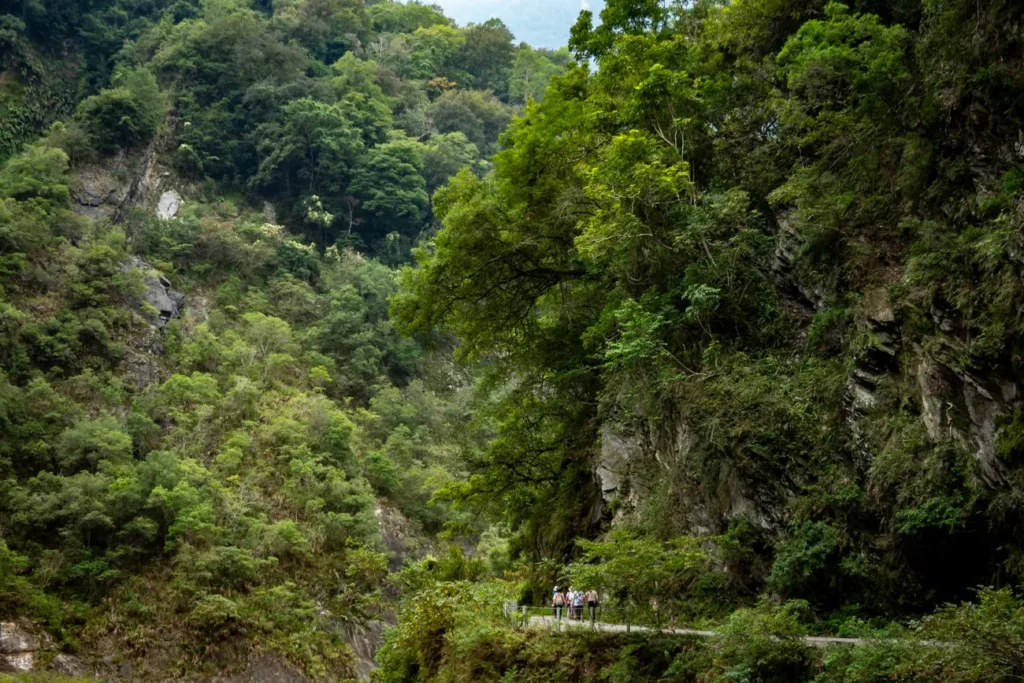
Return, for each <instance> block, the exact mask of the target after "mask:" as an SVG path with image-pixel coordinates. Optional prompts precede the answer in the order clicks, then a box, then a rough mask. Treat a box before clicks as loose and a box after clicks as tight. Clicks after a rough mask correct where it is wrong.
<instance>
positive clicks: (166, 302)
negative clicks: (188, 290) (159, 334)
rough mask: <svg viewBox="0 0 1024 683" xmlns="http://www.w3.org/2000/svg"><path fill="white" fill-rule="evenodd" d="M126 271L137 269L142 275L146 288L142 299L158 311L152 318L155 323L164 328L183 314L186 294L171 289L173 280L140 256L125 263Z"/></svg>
mask: <svg viewBox="0 0 1024 683" xmlns="http://www.w3.org/2000/svg"><path fill="white" fill-rule="evenodd" d="M124 270H125V271H126V272H128V271H132V270H135V271H137V272H139V273H141V275H142V281H143V283H145V285H146V290H145V291H144V292H143V293H142V300H143V301H144V302H145V303H146V304H148V305H149V306H150V307H152V309H153V310H155V311H156V313H155V315H154V317H153V318H152V322H153V325H154V326H156V327H157V328H163V327H164V325H166V324H167V321H169V320H170V319H171V318H176V317H178V316H179V315H180V314H181V310H182V308H183V307H184V305H185V295H184V294H182V293H181V292H176V291H174V290H173V289H171V282H170V280H168V279H167V278H165V277H164V276H163V275H161V274H160V273H158V272H157V271H156V270H154V269H153V268H152V266H150V265H149V264H148V263H146V262H145V261H143V260H142V259H141V258H139V257H138V256H134V257H132V260H131V261H130V262H129V263H127V264H125V266H124Z"/></svg>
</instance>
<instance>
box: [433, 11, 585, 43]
mask: <svg viewBox="0 0 1024 683" xmlns="http://www.w3.org/2000/svg"><path fill="white" fill-rule="evenodd" d="M437 4H438V5H440V6H441V7H443V8H444V13H445V14H447V15H448V16H450V17H452V18H453V19H455V20H456V21H457V22H458V23H459V25H460V26H464V25H466V24H468V23H470V22H473V23H480V22H483V21H487V20H488V19H490V18H491V17H497V18H499V19H501V20H502V21H503V22H505V24H506V25H507V26H508V27H509V29H511V31H512V33H513V34H515V37H516V41H517V42H520V41H523V42H527V43H529V44H530V45H532V46H534V47H546V48H552V49H554V48H559V47H562V46H563V45H566V44H567V43H568V42H569V29H571V28H572V25H573V24H574V23H576V18H577V17H578V16H579V13H580V11H581V10H584V9H590V10H591V11H593V12H594V13H595V14H597V13H599V12H600V11H601V9H602V8H603V7H604V2H603V1H602V0H438V2H437Z"/></svg>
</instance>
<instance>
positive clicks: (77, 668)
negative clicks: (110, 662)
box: [50, 654, 88, 678]
mask: <svg viewBox="0 0 1024 683" xmlns="http://www.w3.org/2000/svg"><path fill="white" fill-rule="evenodd" d="M50 671H53V672H54V673H58V674H61V675H62V676H71V677H74V678H82V677H84V676H86V675H88V669H87V668H86V666H85V664H83V663H82V660H81V659H79V658H78V657H75V656H74V655H66V654H59V655H57V656H56V657H54V658H53V661H51V662H50Z"/></svg>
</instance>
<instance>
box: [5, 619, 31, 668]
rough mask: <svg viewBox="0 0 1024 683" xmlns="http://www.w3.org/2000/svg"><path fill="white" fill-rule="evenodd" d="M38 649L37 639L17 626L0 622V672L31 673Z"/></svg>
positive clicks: (7, 622)
mask: <svg viewBox="0 0 1024 683" xmlns="http://www.w3.org/2000/svg"><path fill="white" fill-rule="evenodd" d="M39 647H40V643H39V638H37V637H36V636H34V635H32V634H31V633H29V632H28V631H26V630H25V629H24V628H22V627H21V626H19V625H18V624H15V623H13V622H9V621H5V622H0V672H4V673H24V672H27V671H32V669H33V668H34V667H35V660H36V651H37V650H38V649H39Z"/></svg>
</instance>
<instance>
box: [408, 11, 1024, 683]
mask: <svg viewBox="0 0 1024 683" xmlns="http://www.w3.org/2000/svg"><path fill="white" fill-rule="evenodd" d="M1022 19H1024V8H1022V6H1021V5H1020V3H1016V2H1009V1H1006V0H1003V1H1001V0H992V1H987V2H981V3H977V2H966V1H962V0H921V1H919V0H905V1H902V0H901V1H897V2H873V1H872V0H851V1H850V2H847V3H839V2H828V1H826V0H822V1H820V2H819V1H815V0H810V1H807V0H793V1H791V0H778V1H774V0H773V1H766V0H733V1H732V2H639V1H630V0H619V1H612V2H609V3H608V4H607V7H606V9H605V10H604V11H603V12H602V13H601V16H600V22H599V23H598V22H596V21H595V19H594V17H592V16H591V15H590V14H588V13H583V14H582V15H581V17H580V20H579V22H578V23H577V24H576V26H575V28H574V29H573V34H572V40H571V44H570V47H571V49H572V50H573V53H574V56H575V57H576V62H575V64H573V65H572V66H570V68H569V69H568V71H567V73H566V74H565V75H564V76H560V77H557V78H555V79H554V81H553V82H552V85H551V86H550V88H549V90H548V92H547V94H546V96H545V100H544V101H543V102H542V103H535V104H530V105H528V106H527V108H526V110H525V112H524V115H523V116H522V117H521V118H519V119H516V120H515V121H513V123H512V125H511V126H510V128H509V130H508V132H507V133H506V134H505V137H504V139H503V142H504V145H503V149H502V151H500V152H499V153H498V154H497V155H496V157H495V159H494V172H493V173H492V174H490V175H488V176H486V177H483V178H481V177H477V176H474V175H472V174H469V173H465V172H463V173H461V174H460V175H457V176H456V177H455V178H453V179H452V181H451V182H450V183H449V185H448V186H447V187H445V188H444V189H442V190H441V191H440V192H439V193H438V195H437V196H436V198H435V201H434V207H435V211H436V213H437V215H438V218H439V219H440V220H441V222H442V224H443V228H442V229H441V230H440V231H439V232H438V234H437V236H436V238H435V239H433V240H432V241H430V242H429V243H428V244H425V245H424V246H423V247H422V248H420V249H419V250H418V251H417V252H416V261H417V265H416V266H415V267H408V268H406V269H405V270H404V272H403V273H402V283H403V289H402V291H401V292H400V294H399V295H398V296H397V297H396V299H395V300H394V304H393V307H392V308H393V312H394V313H395V315H396V317H397V320H398V321H399V322H400V324H401V326H402V327H403V328H404V329H407V330H410V331H413V332H417V333H420V334H427V333H428V332H429V331H430V330H434V329H441V330H444V331H446V332H449V333H451V334H453V335H455V336H456V337H457V338H458V340H459V344H460V345H459V352H460V354H461V355H462V357H463V358H466V359H469V360H476V359H494V363H493V366H492V368H493V371H494V372H495V373H496V374H497V375H498V376H499V377H513V378H515V381H514V384H513V385H512V386H511V387H509V389H508V391H506V392H505V393H504V394H503V395H502V397H501V399H500V404H499V405H498V406H497V407H496V408H495V415H496V423H497V426H498V427H497V428H498V432H497V436H496V438H495V439H494V440H493V441H492V442H491V443H490V444H489V445H488V447H487V448H486V450H485V451H484V454H483V457H482V458H480V459H479V460H478V461H475V462H472V463H470V470H471V472H472V476H471V477H470V478H469V479H468V480H467V481H459V482H456V483H454V484H453V485H452V486H450V487H449V490H448V493H449V495H451V496H452V497H453V498H455V499H458V500H461V501H464V502H465V503H467V504H469V505H473V504H478V505H479V508H478V509H481V510H487V509H489V510H495V509H497V510H498V511H500V512H501V514H503V515H504V516H505V519H506V520H507V524H508V526H509V528H512V529H516V530H517V531H516V533H515V535H514V537H513V539H512V547H513V550H514V552H515V553H518V554H519V555H521V556H522V557H525V558H532V559H533V560H534V561H535V562H540V561H542V560H544V559H554V560H555V561H556V564H555V566H554V567H552V568H551V569H550V570H549V571H547V573H543V572H542V573H534V574H529V573H527V574H524V575H521V576H520V578H521V579H522V581H523V583H522V584H521V585H520V586H519V588H518V589H517V590H515V591H513V593H514V594H516V595H520V596H521V597H523V598H524V599H530V600H532V601H533V602H534V603H535V604H537V603H540V602H544V601H546V600H547V591H549V590H550V585H551V584H552V583H563V582H564V581H565V580H566V579H572V580H573V581H574V582H576V581H580V580H581V579H585V580H586V581H587V582H588V583H595V582H596V583H599V584H600V585H601V586H602V588H603V589H604V591H605V594H606V596H608V597H609V599H613V600H614V602H616V603H618V606H619V607H623V608H627V607H628V608H630V609H634V610H636V609H640V608H644V609H646V610H648V611H649V612H651V613H650V614H649V615H648V618H649V619H650V620H652V621H657V620H665V619H677V620H680V621H692V620H700V619H702V618H718V617H720V616H721V615H722V614H723V613H725V612H728V611H729V610H732V609H735V608H736V606H741V605H753V604H756V603H757V601H758V598H759V596H762V595H767V596H771V598H772V599H773V600H775V601H778V602H782V603H785V601H787V600H797V601H802V602H801V603H800V604H802V605H803V606H804V608H805V609H806V610H808V611H806V612H803V611H802V610H795V612H794V613H798V612H799V613H801V614H803V615H804V616H803V617H802V618H803V619H806V620H807V622H805V623H816V624H817V626H816V627H815V628H822V626H823V625H827V628H833V629H836V628H842V627H843V626H842V625H843V624H848V623H853V622H851V620H853V621H856V620H857V619H868V620H878V621H881V622H884V621H887V620H891V619H896V620H902V619H908V618H916V617H919V616H920V615H922V614H926V613H930V612H932V611H933V610H934V609H936V608H937V607H938V606H939V605H942V604H943V603H945V602H946V601H953V602H958V601H961V600H973V599H975V598H976V593H975V589H976V588H977V587H978V586H988V585H991V586H1004V587H1015V586H1018V585H1019V584H1020V582H1021V580H1022V578H1024V576H1022V573H1021V571H1022V564H1021V552H1022V547H1021V545H1020V538H1021V526H1020V520H1021V510H1022V508H1021V501H1020V494H1021V476H1022V472H1024V470H1022V469H1021V468H1020V458H1019V454H1020V445H1021V442H1020V415H1021V408H1020V398H1019V396H1020V390H1019V387H1020V382H1021V369H1020V340H1021V332H1022V330H1021V328H1020V314H1019V308H1020V297H1021V293H1022V290H1021V287H1020V272H1021V270H1020V269H1021V262H1020V254H1019V252H1020V247H1019V241H1020V232H1021V219H1022V214H1021V206H1022V203H1021V191H1022V185H1021V178H1022V177H1024V175H1022V173H1024V165H1022V161H1021V159H1022V157H1024V154H1022V148H1021V142H1020V141H1021V139H1022V138H1021V136H1022V135H1024V133H1022V132H1021V131H1022V130H1024V129H1022V123H1024V44H1022V34H1021V32H1020V30H1019V29H1020V26H1021V22H1022ZM595 471H596V472H595ZM609 525H612V526H614V527H615V528H617V529H619V530H628V531H630V532H631V533H632V534H633V536H632V538H633V540H629V539H630V537H629V536H621V535H619V534H620V533H621V531H620V532H616V534H613V535H611V536H609V537H608V538H609V539H610V541H611V547H609V548H607V549H602V548H599V547H596V546H594V545H593V544H591V543H583V544H578V543H576V541H575V539H576V538H577V537H579V536H584V537H588V538H592V537H595V536H601V535H603V534H605V533H606V532H607V531H608V528H609ZM694 537H696V538H697V539H701V540H700V545H699V548H701V549H702V551H703V553H704V554H705V555H706V559H705V560H704V561H703V562H696V563H694V562H690V563H687V562H683V561H682V560H683V559H685V555H684V556H679V557H680V558H682V559H678V561H679V562H680V564H679V565H678V571H675V572H670V573H667V574H665V573H661V574H659V572H662V571H663V569H664V568H665V567H670V566H672V561H671V555H672V554H673V553H679V552H683V551H684V550H686V548H688V547H689V548H690V551H687V552H692V550H693V547H692V542H691V544H690V545H686V544H684V545H682V546H680V542H681V541H685V539H687V538H691V539H692V538H694ZM658 542H661V544H662V545H661V549H660V550H659V549H658V547H657V546H658ZM652 543H653V544H654V545H653V546H652V545H651V544H652ZM630 544H635V545H632V546H631V545H630ZM626 548H629V549H630V550H629V551H628V552H627V553H626V554H625V555H624V554H623V550H624V549H626ZM666 554H667V555H666ZM663 556H664V557H663ZM640 558H650V560H651V561H649V562H643V561H640ZM657 558H662V559H657ZM573 559H577V560H580V561H581V562H582V563H583V564H582V566H581V565H580V564H579V563H577V564H576V565H572V566H570V567H568V568H567V569H560V568H559V566H558V565H559V564H560V563H563V562H569V561H571V560H573ZM691 559H695V558H691ZM538 566H540V565H538ZM623 577H626V580H625V581H624V580H623ZM630 586H632V588H630ZM644 586H646V588H643V587H644ZM666 587H667V589H666ZM640 590H646V591H647V593H646V596H645V597H642V598H641V599H640V600H639V601H638V600H637V599H636V596H635V592H636V591H640ZM999 595H1000V596H1001V597H1000V598H999V599H1000V600H1005V601H1006V603H1005V604H1006V605H1008V606H1007V610H1008V611H1006V612H999V613H998V616H997V611H995V610H992V611H989V610H986V609H985V608H977V609H976V611H971V610H973V609H975V608H968V607H964V608H963V610H965V613H968V612H969V613H970V614H971V615H972V617H977V618H978V619H979V622H977V623H972V625H971V626H969V627H964V628H965V630H966V631H969V632H971V633H976V632H977V633H981V632H986V633H989V636H991V638H992V640H993V643H995V642H998V641H1000V640H1005V642H1006V643H1008V642H1013V641H1014V637H1011V636H1009V635H999V636H997V635H993V634H994V633H996V632H999V633H1002V631H1001V629H1005V631H1006V632H1007V633H1008V632H1010V631H1013V629H1014V628H1016V627H1015V626H1013V624H1016V623H1017V622H1016V621H1015V619H1017V617H1012V616H1010V615H1011V614H1012V613H1013V610H1014V609H1019V604H1018V605H1017V606H1016V607H1013V605H1014V604H1015V603H1014V600H1015V599H1014V598H1013V597H1012V595H1013V593H1012V591H1007V592H1006V593H1000V594H999ZM988 599H992V598H991V596H990V597H989V598H988ZM763 609H764V610H767V612H768V613H770V612H771V610H772V609H774V608H772V607H770V606H764V607H763ZM949 609H950V610H953V611H955V609H959V608H949ZM986 619H988V620H989V621H987V622H986V621H985V620H986ZM961 626H963V625H961ZM404 628H409V629H412V628H414V626H413V624H411V623H410V624H407V625H405V626H404ZM987 629H991V631H989V630H987ZM448 633H449V637H448V639H447V641H446V642H447V649H446V650H444V651H442V652H441V653H439V654H438V655H437V657H436V658H435V659H433V660H432V659H430V658H424V657H423V656H422V650H417V647H416V646H415V645H410V646H409V647H408V650H409V651H410V652H420V653H421V654H420V655H419V656H417V657H416V658H410V659H406V660H402V662H400V663H399V664H396V665H395V666H394V667H392V668H393V670H395V671H399V672H404V673H402V674H398V675H397V677H396V678H402V676H406V677H408V676H409V675H412V674H410V672H413V671H419V672H421V673H422V672H423V671H424V670H427V671H431V672H437V675H438V676H440V677H442V678H444V677H445V676H450V678H451V679H453V680H456V679H460V674H459V673H458V672H459V671H464V670H463V669H457V667H459V666H463V665H465V664H466V662H467V658H466V656H465V654H466V652H465V651H464V650H462V649H461V648H463V647H464V646H465V644H466V643H467V642H470V640H471V638H470V636H469V635H468V633H469V632H468V630H466V629H465V628H463V627H461V626H460V625H459V623H458V621H457V620H455V621H453V622H452V623H451V628H450V629H449V630H448ZM986 637H988V636H986ZM467 639H468V640H467ZM480 643H481V648H482V649H484V650H486V648H487V644H490V645H491V646H494V647H499V648H500V647H502V646H501V645H498V644H496V642H495V641H494V640H493V639H488V638H484V639H482V640H481V641H480ZM993 647H996V645H993ZM492 652H493V651H492ZM509 652H511V653H515V652H516V648H515V647H510V648H509ZM876 654H877V653H876ZM872 656H874V655H872ZM943 656H945V655H941V654H940V655H938V656H937V657H938V659H942V658H943ZM974 656H976V657H978V658H979V661H986V662H990V661H991V660H987V659H984V658H983V657H982V656H981V655H977V654H975V655H974ZM992 656H996V657H998V655H994V654H993V655H992ZM968 659H969V658H968ZM477 661H481V662H482V661H483V658H481V659H480V660H477ZM734 664H736V667H738V668H734V669H733V668H729V667H726V669H723V670H721V671H719V672H718V673H717V674H713V673H708V675H710V676H711V677H712V678H714V677H715V676H722V677H723V680H733V679H738V680H800V679H803V678H807V677H810V676H812V675H815V674H813V671H812V669H813V667H812V668H811V669H807V670H806V671H803V672H802V673H801V672H796V671H794V670H787V669H785V667H782V668H778V669H775V670H774V671H775V673H773V674H769V673H768V672H767V671H761V672H760V673H757V672H756V671H751V670H747V669H744V666H745V665H744V664H743V663H742V662H734ZM904 664H906V663H904ZM933 665H934V666H933ZM1020 665H1021V661H1020V658H1019V656H1015V655H1007V657H1006V661H1004V664H1003V665H1000V667H1004V668H1000V667H995V665H992V667H993V668H991V669H990V670H989V671H990V673H991V674H992V675H993V676H995V677H997V678H998V677H999V676H1001V675H1005V676H1008V677H1011V678H1012V675H1013V674H1012V671H1019V668H1020ZM506 666H507V667H508V668H505V669H500V671H499V672H508V671H513V670H514V669H515V667H520V666H523V665H522V664H521V663H520V662H519V661H515V660H508V662H507V664H506ZM780 666H781V665H780ZM873 666H874V667H875V668H874V669H872V668H871V667H868V668H867V669H866V671H867V673H865V674H864V676H866V678H863V679H861V678H856V677H854V679H855V680H881V679H883V678H885V679H888V677H889V676H896V677H898V675H902V676H904V677H905V678H902V679H901V680H917V679H918V678H920V679H927V680H934V679H936V678H940V679H941V678H944V677H946V678H950V679H955V680H976V679H975V678H972V676H975V675H977V670H975V672H974V673H973V674H956V673H954V669H945V668H942V667H941V666H938V665H936V664H935V662H931V663H919V665H910V664H906V665H905V666H904V665H903V664H901V666H903V667H904V668H901V669H900V674H897V673H894V672H893V671H894V670H892V669H887V668H886V666H883V664H882V663H881V662H876V663H875V664H874V665H873ZM980 666H987V665H980ZM449 667H456V669H451V668H449ZM1005 667H1009V668H1005ZM954 668H955V667H954ZM446 671H450V672H452V673H450V674H449V673H446ZM704 671H706V672H712V671H714V669H712V668H705V669H704ZM742 671H746V673H741V672H742ZM658 675H665V676H668V675H669V674H668V673H662V672H659V673H658ZM673 676H676V679H678V680H693V678H691V677H688V674H686V673H685V672H682V671H680V670H675V672H674V673H673ZM773 676H774V678H773ZM872 676H873V677H874V678H872ZM958 676H960V677H958ZM670 677H671V676H670ZM462 678H465V675H464V674H463V675H462ZM495 678H497V676H495ZM540 678H544V676H543V675H540ZM551 678H552V679H555V678H557V675H554V674H552V675H551ZM697 678H698V679H700V680H705V679H701V678H700V677H699V676H698V677H697ZM1007 680H1009V678H1008V679H1007Z"/></svg>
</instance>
